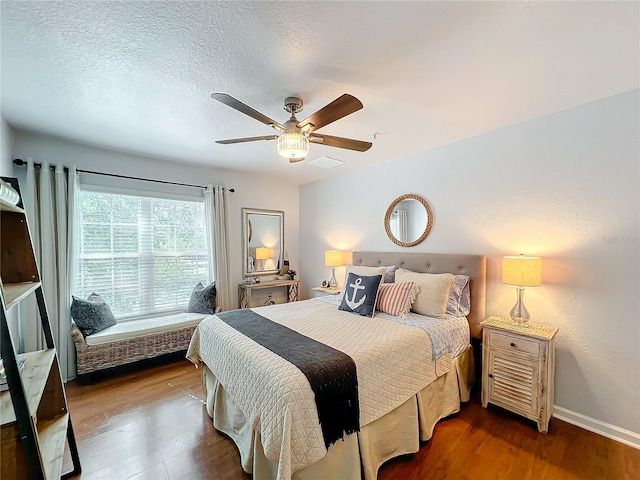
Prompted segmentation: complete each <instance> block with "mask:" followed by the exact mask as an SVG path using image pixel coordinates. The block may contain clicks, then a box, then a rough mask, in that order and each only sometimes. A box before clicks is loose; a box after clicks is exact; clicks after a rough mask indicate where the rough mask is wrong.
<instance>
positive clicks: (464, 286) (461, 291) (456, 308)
mask: <svg viewBox="0 0 640 480" xmlns="http://www.w3.org/2000/svg"><path fill="white" fill-rule="evenodd" d="M470 310H471V292H470V291H469V277H468V276H467V275H455V276H454V279H453V283H452V284H451V290H450V291H449V299H448V301H447V313H448V314H449V315H455V316H456V317H466V316H467V315H469V311H470Z"/></svg>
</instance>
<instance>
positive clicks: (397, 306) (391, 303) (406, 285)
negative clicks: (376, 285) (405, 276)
mask: <svg viewBox="0 0 640 480" xmlns="http://www.w3.org/2000/svg"><path fill="white" fill-rule="evenodd" d="M417 295H418V286H417V285H416V284H415V283H414V282H402V283H383V284H381V285H380V289H379V290H378V303H377V304H376V310H380V311H381V312H384V313H388V314H389V315H393V316H395V317H400V318H407V316H408V315H409V312H410V311H411V305H412V304H413V302H414V301H415V299H416V297H417Z"/></svg>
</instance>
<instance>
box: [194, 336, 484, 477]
mask: <svg viewBox="0 0 640 480" xmlns="http://www.w3.org/2000/svg"><path fill="white" fill-rule="evenodd" d="M453 364H454V369H453V370H452V371H450V372H449V373H446V374H444V375H442V376H440V377H438V378H437V379H436V380H434V381H433V382H432V383H431V384H429V385H428V386H427V387H426V388H424V389H423V390H421V391H420V392H418V394H417V395H415V396H414V397H412V398H410V399H409V400H407V401H406V402H405V403H404V404H402V405H400V406H399V407H398V408H396V409H395V410H393V411H391V412H390V413H388V414H387V415H385V416H383V417H381V418H379V419H378V420H375V421H373V422H371V423H369V424H368V425H365V426H364V427H361V429H360V432H359V433H357V434H354V435H350V436H349V437H347V438H346V439H344V440H341V441H338V442H337V443H335V444H333V445H332V446H331V447H330V448H329V451H328V453H327V455H326V456H325V457H324V458H323V459H322V460H320V461H318V462H316V463H314V464H312V465H309V466H307V467H305V468H303V469H301V470H298V471H297V472H294V474H293V479H295V480H311V479H314V480H315V479H318V478H349V479H361V478H363V477H364V480H375V479H376V478H377V476H378V469H379V468H380V466H381V465H382V464H383V463H384V462H386V461H387V460H389V459H391V458H394V457H397V456H400V455H405V454H410V453H415V452H417V451H418V450H419V449H420V440H422V441H427V440H429V439H430V438H431V436H432V435H433V429H434V428H435V425H436V423H437V422H438V421H439V420H441V419H442V418H445V417H447V416H449V415H452V414H454V413H457V412H458V411H460V402H467V401H469V398H470V390H471V386H472V385H473V383H474V381H475V369H474V364H473V352H472V349H471V345H469V346H468V347H467V349H466V350H465V352H464V353H463V354H462V355H460V356H459V357H457V358H456V359H455V360H454V361H453ZM203 376H204V381H205V385H206V387H207V404H206V406H207V413H208V414H209V416H210V417H211V418H212V419H213V425H214V427H215V428H216V429H217V430H219V431H221V432H223V433H225V434H226V435H228V436H229V437H230V438H231V439H232V440H233V441H234V442H235V444H236V446H237V447H238V450H239V452H240V458H241V463H242V469H243V470H244V471H245V472H247V473H253V478H254V480H273V479H275V478H276V471H277V469H276V464H275V463H274V462H273V461H271V460H269V459H267V458H266V457H265V455H264V451H263V449H262V444H261V441H260V432H258V431H255V430H254V429H253V428H252V425H251V424H250V423H249V422H248V421H247V419H246V417H245V416H244V414H243V413H242V412H241V411H240V409H239V408H238V407H237V405H236V403H235V402H234V401H233V399H232V398H231V397H230V396H229V395H228V393H227V392H226V391H225V389H224V387H223V386H222V385H221V384H220V382H218V380H217V379H216V377H215V376H214V375H213V373H211V371H210V370H209V369H208V368H206V365H204V366H203Z"/></svg>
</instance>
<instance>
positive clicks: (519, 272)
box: [502, 255, 542, 327]
mask: <svg viewBox="0 0 640 480" xmlns="http://www.w3.org/2000/svg"><path fill="white" fill-rule="evenodd" d="M502 283H506V284H507V285H515V287H516V289H517V293H518V300H517V302H516V304H515V306H514V307H513V308H512V309H511V312H510V314H511V320H512V321H513V322H514V323H515V324H516V325H520V326H522V327H526V326H528V325H529V318H530V315H529V312H528V311H527V309H526V307H525V306H524V289H525V287H539V286H540V285H542V258H540V257H525V256H524V255H519V256H517V257H515V256H514V257H504V258H503V259H502Z"/></svg>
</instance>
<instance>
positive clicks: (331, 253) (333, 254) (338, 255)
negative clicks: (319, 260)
mask: <svg viewBox="0 0 640 480" xmlns="http://www.w3.org/2000/svg"><path fill="white" fill-rule="evenodd" d="M324 264H325V266H326V267H331V278H330V279H329V288H334V289H335V288H338V282H337V281H336V267H341V266H342V265H344V262H343V260H342V252H341V251H339V250H327V251H326V252H324Z"/></svg>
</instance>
